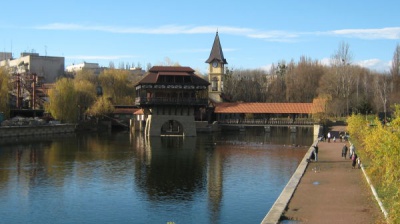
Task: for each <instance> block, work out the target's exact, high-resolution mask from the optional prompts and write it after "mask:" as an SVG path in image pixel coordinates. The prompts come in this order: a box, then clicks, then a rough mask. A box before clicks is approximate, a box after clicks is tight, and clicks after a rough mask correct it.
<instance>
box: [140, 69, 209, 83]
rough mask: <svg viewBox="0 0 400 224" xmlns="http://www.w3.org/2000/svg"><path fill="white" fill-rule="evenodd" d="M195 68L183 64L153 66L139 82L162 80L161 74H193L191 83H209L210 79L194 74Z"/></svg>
mask: <svg viewBox="0 0 400 224" xmlns="http://www.w3.org/2000/svg"><path fill="white" fill-rule="evenodd" d="M194 72H195V71H194V70H193V69H192V68H190V67H182V66H153V67H152V68H151V69H150V70H149V73H148V74H147V75H146V76H145V77H143V79H142V80H140V81H139V83H138V84H155V83H159V82H160V81H159V80H158V78H159V77H160V76H191V84H195V85H207V86H208V85H209V84H210V83H208V81H206V80H205V79H203V78H201V77H200V76H198V75H196V74H194Z"/></svg>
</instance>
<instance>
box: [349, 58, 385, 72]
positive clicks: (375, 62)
mask: <svg viewBox="0 0 400 224" xmlns="http://www.w3.org/2000/svg"><path fill="white" fill-rule="evenodd" d="M355 64H357V65H359V66H361V67H364V68H368V69H370V70H372V71H378V72H388V71H389V70H390V66H391V62H388V61H382V60H380V59H376V58H373V59H367V60H362V61H357V62H355Z"/></svg>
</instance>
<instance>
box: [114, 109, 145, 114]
mask: <svg viewBox="0 0 400 224" xmlns="http://www.w3.org/2000/svg"><path fill="white" fill-rule="evenodd" d="M139 110H140V109H138V108H115V109H114V112H113V114H134V113H135V112H136V111H139Z"/></svg>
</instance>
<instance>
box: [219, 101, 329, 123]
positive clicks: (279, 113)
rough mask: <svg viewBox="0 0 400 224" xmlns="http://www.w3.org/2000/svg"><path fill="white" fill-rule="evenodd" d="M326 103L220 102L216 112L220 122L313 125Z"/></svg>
mask: <svg viewBox="0 0 400 224" xmlns="http://www.w3.org/2000/svg"><path fill="white" fill-rule="evenodd" d="M324 111H325V110H324V105H323V104H322V103H321V102H319V101H316V100H315V101H314V102H312V103H218V104H216V105H215V110H214V113H215V114H216V120H217V121H218V123H220V124H254V125H257V124H259V125H265V124H270V125H287V124H293V125H312V124H313V123H314V119H313V115H314V114H316V113H323V112H324Z"/></svg>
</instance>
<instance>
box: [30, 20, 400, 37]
mask: <svg viewBox="0 0 400 224" xmlns="http://www.w3.org/2000/svg"><path fill="white" fill-rule="evenodd" d="M33 28H34V29H40V30H81V31H100V32H110V33H130V34H204V33H215V32H216V31H220V32H223V33H226V34H232V35H241V36H247V37H249V38H255V39H262V40H266V41H273V42H295V41H298V39H299V38H301V37H305V36H321V35H326V36H343V37H349V38H359V39H390V40H396V39H400V27H385V28H380V29H341V30H331V31H314V32H308V31H304V32H290V31H283V30H272V31H265V30H255V29H252V28H245V27H231V26H216V25H211V26H191V25H174V24H172V25H164V26H159V27H154V28H143V27H119V26H101V25H91V24H73V23H51V24H46V25H41V26H36V27H33Z"/></svg>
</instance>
